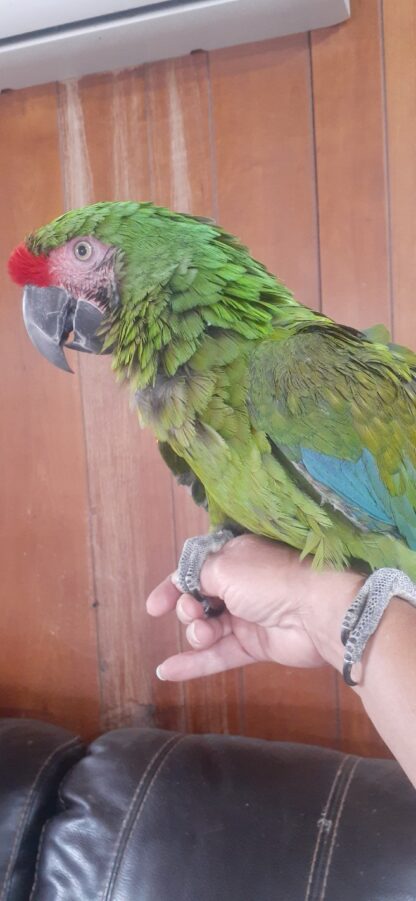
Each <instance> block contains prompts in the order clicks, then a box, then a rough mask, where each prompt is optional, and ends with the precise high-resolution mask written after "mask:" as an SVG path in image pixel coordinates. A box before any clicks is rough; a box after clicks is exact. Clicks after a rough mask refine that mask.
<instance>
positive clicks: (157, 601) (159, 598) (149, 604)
mask: <svg viewBox="0 0 416 901" xmlns="http://www.w3.org/2000/svg"><path fill="white" fill-rule="evenodd" d="M180 596H181V592H180V591H179V590H178V589H177V588H175V586H174V584H173V582H172V578H171V576H167V578H166V579H164V580H163V582H161V583H160V585H158V586H157V587H156V588H154V589H153V591H152V592H151V593H150V594H149V597H148V598H147V601H146V610H147V612H148V613H150V616H164V614H165V613H170V611H171V610H174V609H175V607H176V603H177V601H178V598H180Z"/></svg>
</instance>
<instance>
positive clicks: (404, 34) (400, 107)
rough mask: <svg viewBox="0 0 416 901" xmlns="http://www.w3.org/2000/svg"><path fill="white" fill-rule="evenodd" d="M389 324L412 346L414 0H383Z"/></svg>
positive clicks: (415, 342) (415, 327)
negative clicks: (389, 217)
mask: <svg viewBox="0 0 416 901" xmlns="http://www.w3.org/2000/svg"><path fill="white" fill-rule="evenodd" d="M384 46H385V77H386V83H385V90H386V105H387V158H388V161H389V188H390V192H389V193H390V196H389V199H390V210H391V232H390V233H391V271H392V288H393V298H394V308H393V326H394V334H395V338H396V340H397V341H399V342H400V343H403V344H409V345H410V346H411V347H412V348H413V349H415V348H416V304H415V300H414V296H415V285H416V262H415V261H416V255H415V248H416V217H415V213H414V209H415V197H416V125H415V122H416V55H415V47H416V5H415V4H414V3H413V2H412V0H401V2H400V3H394V2H392V0H385V2H384Z"/></svg>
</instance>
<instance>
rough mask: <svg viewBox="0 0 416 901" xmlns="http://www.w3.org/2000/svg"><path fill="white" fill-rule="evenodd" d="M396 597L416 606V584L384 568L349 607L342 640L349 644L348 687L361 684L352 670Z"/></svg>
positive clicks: (346, 669)
mask: <svg viewBox="0 0 416 901" xmlns="http://www.w3.org/2000/svg"><path fill="white" fill-rule="evenodd" d="M393 597H399V598H403V600H405V601H408V602H409V603H410V604H412V605H413V606H414V607H416V585H415V584H414V583H413V582H412V581H411V580H410V579H409V577H408V576H406V574H405V573H404V572H402V571H401V570H400V569H390V568H388V567H383V569H377V570H376V571H375V572H374V573H372V575H371V576H369V578H368V579H367V580H366V582H364V585H363V586H362V588H361V589H360V591H359V592H358V594H357V597H356V598H355V600H354V601H353V603H352V604H351V606H350V607H349V608H348V610H347V612H346V614H345V617H344V619H343V623H342V629H341V641H342V643H343V645H345V654H344V666H343V670H342V674H343V677H344V681H345V682H346V683H347V685H357V683H356V682H355V681H354V679H353V678H352V676H351V671H352V667H353V665H354V663H359V662H360V660H361V658H362V655H363V653H364V650H365V648H366V645H367V641H368V639H369V638H370V636H371V635H372V634H373V633H374V632H375V630H376V628H377V626H378V624H379V622H380V620H381V617H382V616H383V613H384V611H385V609H386V607H387V606H388V604H389V602H390V601H391V599H392V598H393Z"/></svg>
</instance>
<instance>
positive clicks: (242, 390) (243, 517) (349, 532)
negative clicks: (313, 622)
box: [9, 202, 416, 682]
mask: <svg viewBox="0 0 416 901" xmlns="http://www.w3.org/2000/svg"><path fill="white" fill-rule="evenodd" d="M9 271H10V274H11V276H12V278H14V280H15V281H17V282H18V283H20V284H23V285H24V286H25V292H24V301H23V313H24V318H25V323H26V327H27V330H28V333H29V336H30V337H31V339H32V341H33V343H34V344H35V345H36V347H37V348H38V349H39V350H40V351H41V352H42V353H43V354H44V355H45V356H47V357H48V359H50V360H52V362H54V363H55V364H57V365H58V366H61V367H62V368H66V369H68V368H69V367H68V364H67V362H66V358H65V356H64V352H63V346H67V347H72V348H75V349H79V350H83V351H87V352H94V353H100V352H111V353H112V358H113V368H114V370H115V373H116V374H117V376H118V377H119V378H120V379H124V380H126V381H127V382H128V383H129V384H130V387H131V389H132V391H133V392H134V394H135V398H136V402H137V408H138V411H139V415H140V419H141V421H142V423H143V424H144V425H146V426H149V427H150V428H151V429H153V431H154V433H155V435H156V436H157V439H158V442H159V447H160V450H161V452H162V455H163V457H164V459H165V460H166V462H167V463H168V465H169V466H170V467H171V469H172V470H173V471H174V473H175V474H176V475H177V477H178V478H179V480H180V481H181V482H183V483H186V484H188V485H190V486H191V487H192V490H193V494H194V497H195V499H196V500H198V501H199V502H203V503H206V505H207V508H208V511H209V517H210V522H211V526H212V529H213V532H212V535H211V536H210V537H209V536H208V537H205V538H202V539H201V538H199V539H194V540H191V542H190V543H189V542H188V543H187V545H185V549H184V552H183V555H182V558H181V562H180V565H179V577H180V582H181V584H182V587H183V588H184V589H187V590H191V591H193V592H194V593H195V595H196V596H198V597H199V595H198V589H199V572H200V569H201V566H202V563H203V560H204V559H205V557H206V554H207V553H209V552H212V551H213V550H214V551H215V549H216V548H218V547H221V546H222V544H223V543H224V542H225V541H226V540H228V538H229V537H230V536H231V535H232V534H233V533H235V531H236V530H238V529H239V530H248V531H250V532H254V533H256V534H257V535H264V536H267V537H269V538H272V539H276V540H278V541H282V542H285V543H287V544H289V545H291V546H292V547H294V548H297V549H298V550H299V551H300V552H301V554H302V556H305V555H312V557H313V560H314V564H315V565H316V566H318V567H322V566H324V565H331V566H335V567H338V568H341V567H345V566H348V565H351V566H355V567H358V568H359V569H361V571H363V572H366V573H370V572H374V571H378V570H381V573H382V578H386V572H389V573H390V575H391V572H392V570H393V569H394V573H395V575H394V577H393V576H391V578H393V579H395V580H396V581H395V582H394V586H393V583H392V582H391V578H390V581H389V586H388V589H386V592H387V593H388V592H389V591H390V594H389V597H391V596H392V593H396V594H397V593H400V588H401V589H402V590H401V594H402V596H403V597H407V600H411V601H412V602H413V601H414V600H415V598H416V595H415V598H413V596H412V597H410V595H412V591H413V586H412V583H411V582H409V579H408V580H407V583H406V585H405V586H403V585H401V583H400V579H399V582H397V579H398V578H399V576H400V577H401V578H405V577H404V576H403V573H402V572H399V576H398V575H397V571H404V572H405V573H406V574H407V576H408V577H410V579H412V580H415V581H416V481H415V476H416V401H415V386H416V382H415V375H416V355H415V354H413V353H412V352H411V351H410V350H407V349H406V348H403V347H399V346H397V345H393V344H391V343H390V342H389V337H388V334H387V332H386V331H385V330H383V329H382V328H376V329H374V330H369V331H368V332H367V333H366V332H359V331H357V330H355V329H352V328H349V327H347V326H343V325H339V324H337V323H336V322H333V321H332V320H331V319H329V318H328V317H327V316H324V315H322V314H320V313H316V312H314V311H312V310H310V309H308V308H306V307H305V306H302V305H301V304H299V303H298V302H297V301H296V300H295V299H294V297H293V295H292V294H291V292H290V291H289V290H288V289H287V288H286V287H285V286H284V285H283V284H282V283H281V282H280V281H278V280H277V278H275V276H274V275H272V274H271V273H270V272H268V271H267V269H266V268H265V267H264V266H263V265H262V264H261V263H259V262H257V261H256V260H254V259H253V258H252V257H251V256H250V254H249V252H248V250H247V249H246V248H245V247H244V246H243V245H242V244H240V242H239V241H238V240H236V239H235V238H234V237H232V236H231V235H229V234H228V233H227V232H226V231H224V230H223V229H221V228H220V227H218V226H217V225H215V224H214V223H213V222H211V221H210V220H207V219H201V218H197V217H193V216H188V215H182V214H179V213H174V212H171V211H170V210H166V209H163V208H160V207H156V206H154V205H153V204H151V203H133V202H123V203H97V204H94V205H92V206H88V207H85V208H83V209H80V210H74V211H71V212H68V213H65V214H64V215H63V216H60V217H59V218H58V219H55V220H54V221H53V222H51V223H49V224H48V225H46V226H45V227H43V228H40V229H38V230H37V231H36V232H34V233H33V234H31V235H30V236H29V237H28V238H27V239H26V241H25V243H24V244H22V245H19V247H18V248H16V249H15V251H14V252H13V254H12V256H11V258H10V261H9ZM386 568H387V569H386ZM383 573H384V576H383ZM399 583H400V584H399ZM366 584H367V583H366ZM409 584H410V586H411V588H410V587H409ZM368 585H369V588H368V590H367V593H366V596H365V598H364V600H363V598H362V597H361V598H360V597H359V598H358V600H357V602H356V605H355V607H354V608H352V609H351V610H350V613H349V618H348V616H347V619H346V622H345V623H344V626H345V629H344V633H345V635H344V639H345V641H346V643H347V651H346V665H345V676H346V678H347V680H348V681H350V682H352V680H351V676H350V672H351V666H352V663H354V662H355V661H356V660H358V659H360V656H361V653H362V650H363V647H364V646H365V641H366V640H367V638H368V635H367V634H366V635H365V636H363V634H362V633H363V629H364V631H366V632H368V634H370V632H369V628H370V627H369V626H368V625H365V622H366V618H367V619H368V618H369V617H368V614H369V610H370V609H371V610H372V609H373V608H377V609H376V613H373V614H372V620H371V630H372V631H373V630H374V628H375V625H376V620H377V622H378V619H379V618H380V616H381V613H380V603H379V601H377V603H376V602H375V594H374V590H373V593H371V580H368ZM393 587H394V591H393ZM376 588H377V592H378V594H377V597H378V595H379V594H380V591H379V589H380V581H379V582H378V583H377V586H376ZM377 592H376V593H377ZM386 592H384V595H386ZM384 595H383V597H384ZM387 600H388V599H387ZM387 600H384V601H383V603H384V606H385V604H386V603H387ZM206 607H207V610H208V609H209V604H206ZM383 609H384V607H383ZM364 614H365V615H364Z"/></svg>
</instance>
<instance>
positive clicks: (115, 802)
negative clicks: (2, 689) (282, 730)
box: [0, 719, 416, 901]
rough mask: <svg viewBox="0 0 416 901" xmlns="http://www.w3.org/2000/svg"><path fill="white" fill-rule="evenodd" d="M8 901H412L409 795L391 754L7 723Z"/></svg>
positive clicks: (2, 820)
mask: <svg viewBox="0 0 416 901" xmlns="http://www.w3.org/2000/svg"><path fill="white" fill-rule="evenodd" d="M0 761H1V766H0V899H1V901H28V899H30V901H110V899H111V901H132V899H134V901H351V899H352V901H413V899H416V792H415V790H414V789H413V788H412V786H411V785H410V783H409V782H408V780H407V778H406V776H404V774H403V773H402V772H401V770H400V768H399V767H398V765H397V764H396V763H395V762H393V761H390V760H366V759H362V758H359V757H352V756H348V755H344V754H340V753H338V752H336V751H328V750H324V749H322V748H315V747H309V746H304V745H294V744H284V743H272V742H265V741H255V740H251V739H246V738H231V737H224V736H219V735H204V736H199V735H179V734H177V733H170V732H162V731H159V730H156V729H120V730H117V731H114V732H110V733H108V734H107V735H104V736H102V737H101V738H99V739H98V740H97V741H95V742H94V743H93V744H92V745H91V746H90V747H89V748H88V749H86V748H84V747H83V745H82V743H81V742H80V741H79V740H78V739H76V738H74V737H73V736H71V735H70V734H69V733H68V732H66V731H65V730H64V729H59V728H57V727H54V726H51V725H47V724H45V723H40V722H36V721H33V720H16V719H14V720H13V719H5V720H0Z"/></svg>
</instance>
